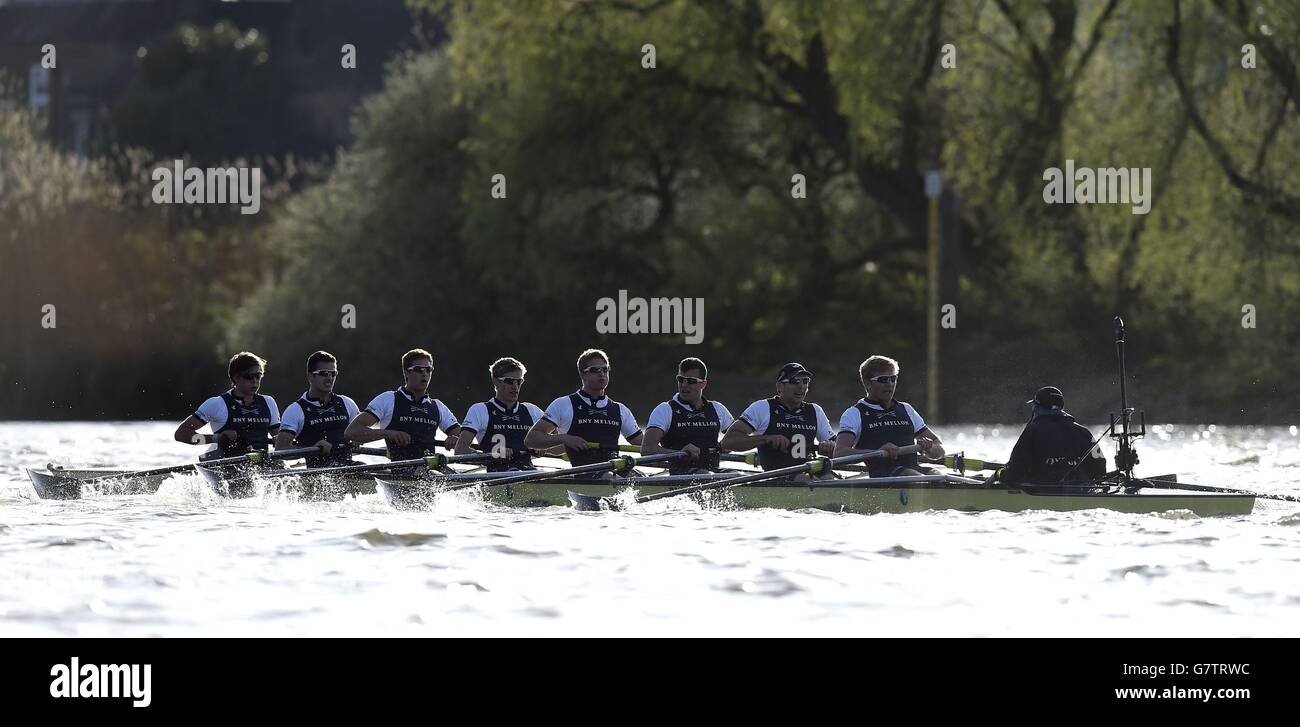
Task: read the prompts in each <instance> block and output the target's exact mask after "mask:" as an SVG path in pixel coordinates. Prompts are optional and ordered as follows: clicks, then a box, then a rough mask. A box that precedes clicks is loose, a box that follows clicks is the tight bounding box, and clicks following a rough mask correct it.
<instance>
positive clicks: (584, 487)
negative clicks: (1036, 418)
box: [28, 469, 1255, 516]
mask: <svg viewBox="0 0 1300 727" xmlns="http://www.w3.org/2000/svg"><path fill="white" fill-rule="evenodd" d="M28 473H29V476H30V477H31V480H32V484H33V486H34V487H35V488H36V491H37V494H38V495H39V496H40V497H42V498H44V499H76V498H79V497H83V496H87V495H92V494H93V495H114V494H148V493H152V492H157V490H158V488H159V487H160V486H161V484H162V482H163V481H164V480H165V479H166V476H155V477H146V478H139V479H130V478H123V479H121V480H113V481H108V482H99V483H96V484H93V485H86V486H85V488H84V489H85V490H87V491H84V492H83V487H82V486H81V485H80V484H78V483H77V481H78V480H86V479H90V478H92V477H104V476H107V475H121V474H126V471H121V470H99V469H82V470H57V469H56V470H51V471H41V470H29V471H28ZM515 474H518V473H494V474H489V473H483V472H474V473H457V474H453V475H450V476H445V477H439V478H437V479H419V478H413V477H397V476H392V475H384V476H380V477H375V476H373V475H371V474H355V475H335V476H329V475H311V474H307V473H306V472H304V474H303V475H302V476H297V477H283V478H282V477H277V478H274V479H270V478H254V479H253V480H243V481H239V480H232V479H226V478H222V477H220V473H216V472H212V471H208V475H209V477H208V479H209V485H210V486H212V487H213V488H214V489H216V490H217V491H218V492H219V493H220V494H222V495H226V496H229V497H235V498H240V497H254V496H260V495H265V494H275V493H279V492H284V493H294V494H295V495H296V496H298V497H299V498H300V499H303V500H338V499H342V498H345V497H349V496H354V497H355V496H367V495H374V494H375V493H376V492H378V493H379V494H381V495H383V496H384V498H385V499H386V500H387V501H388V502H389V503H390V504H391V505H393V506H394V507H397V508H403V509H409V508H422V507H427V506H429V505H430V504H431V503H432V502H433V501H434V500H435V499H436V498H437V496H438V494H439V489H440V487H439V484H440V483H441V482H449V481H450V482H456V481H465V480H476V479H482V480H483V481H484V482H485V483H487V482H490V481H491V479H493V478H494V477H500V476H508V475H515ZM842 474H845V475H847V476H846V477H844V478H842V479H835V480H815V481H811V482H805V481H799V482H794V481H777V482H761V483H756V484H752V485H746V486H743V487H737V488H734V489H730V490H726V491H723V492H717V493H703V496H701V497H697V498H696V501H697V502H700V503H702V504H704V505H705V506H709V507H726V508H739V509H749V508H775V509H784V510H801V509H815V510H828V511H833V512H849V513H861V514H875V513H906V512H919V511H924V510H960V511H966V512H980V511H988V510H998V511H1006V512H1023V511H1026V510H1054V511H1072V510H1088V509H1093V508H1104V509H1107V510H1115V511H1118V512H1128V513H1155V512H1166V511H1172V510H1188V511H1191V512H1193V513H1195V514H1197V515H1202V516H1217V515H1245V514H1249V513H1250V512H1251V511H1252V510H1253V508H1254V505H1255V497H1254V495H1247V494H1237V493H1222V492H1199V491H1191V490H1178V489H1169V483H1170V482H1171V480H1172V478H1171V477H1161V478H1158V479H1159V481H1160V484H1161V487H1160V488H1158V489H1154V488H1141V487H1118V486H1097V487H1085V488H1079V487H1061V486H1051V485H1016V486H1007V485H999V486H995V487H989V486H987V485H986V484H985V483H984V482H982V481H980V480H976V479H971V478H966V477H958V476H955V475H927V476H920V477H876V478H867V477H863V476H862V473H860V472H845V473H842ZM723 476H725V475H723ZM718 477H719V475H711V476H708V475H706V476H700V475H657V476H647V477H636V478H630V479H627V478H616V479H614V480H583V479H576V478H560V477H556V478H552V479H547V480H540V481H536V482H526V483H520V484H515V485H504V486H491V485H486V486H484V487H481V488H477V489H476V490H468V491H467V492H471V493H473V492H478V493H480V494H479V495H478V496H480V497H482V498H483V499H485V500H486V501H487V502H491V503H496V504H499V505H505V506H512V507H546V506H567V505H568V504H569V497H568V493H569V491H570V490H572V491H574V492H577V493H580V494H583V495H590V496H594V497H608V496H616V495H618V494H619V493H620V492H623V491H625V490H627V489H628V488H629V487H632V488H635V490H636V492H637V493H638V494H641V495H649V494H657V493H660V492H667V491H669V490H672V489H675V488H678V487H682V486H685V485H688V484H692V483H695V482H701V481H709V480H713V479H717V478H718Z"/></svg>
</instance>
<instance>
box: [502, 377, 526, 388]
mask: <svg viewBox="0 0 1300 727" xmlns="http://www.w3.org/2000/svg"><path fill="white" fill-rule="evenodd" d="M497 381H500V382H501V383H503V384H506V385H515V386H523V385H524V379H523V377H522V376H521V377H519V378H517V379H516V378H515V377H513V376H498V377H497Z"/></svg>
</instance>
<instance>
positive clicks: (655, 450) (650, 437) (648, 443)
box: [641, 427, 673, 457]
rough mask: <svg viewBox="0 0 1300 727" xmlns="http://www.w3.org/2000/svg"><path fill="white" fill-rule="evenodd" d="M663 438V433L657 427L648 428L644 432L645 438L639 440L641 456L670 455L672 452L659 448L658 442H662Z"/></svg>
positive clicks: (665, 448)
mask: <svg viewBox="0 0 1300 727" xmlns="http://www.w3.org/2000/svg"><path fill="white" fill-rule="evenodd" d="M663 438H664V431H663V430H662V429H660V428H659V427H650V428H649V429H647V430H645V437H643V438H642V439H641V456H642V457H645V456H648V455H651V454H668V453H671V452H672V451H673V450H671V449H668V448H667V447H663V446H660V444H659V442H661V441H663Z"/></svg>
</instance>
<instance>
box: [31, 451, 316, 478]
mask: <svg viewBox="0 0 1300 727" xmlns="http://www.w3.org/2000/svg"><path fill="white" fill-rule="evenodd" d="M317 452H320V449H318V448H316V447H299V448H297V449H282V450H279V451H278V452H271V453H267V452H249V453H248V454H242V455H239V456H238V457H223V458H221V459H210V460H207V461H206V462H198V463H195V462H190V463H188V464H178V465H173V466H171V467H158V468H155V469H151V470H139V471H137V472H122V473H120V474H116V475H104V476H102V477H92V478H90V479H88V480H72V478H61V479H69V480H71V481H73V482H76V483H77V484H79V485H94V484H98V483H100V482H108V481H110V480H121V479H128V478H132V477H153V476H154V475H167V474H171V473H173V472H184V471H186V470H190V469H193V468H194V465H195V464H201V465H203V466H204V467H221V466H224V465H231V464H261V463H262V461H263V460H268V459H296V458H298V457H304V456H306V455H309V454H315V453H317ZM50 474H52V475H54V476H55V477H58V476H59V474H58V472H57V471H54V472H51V473H50Z"/></svg>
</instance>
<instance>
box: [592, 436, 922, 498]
mask: <svg viewBox="0 0 1300 727" xmlns="http://www.w3.org/2000/svg"><path fill="white" fill-rule="evenodd" d="M916 450H917V445H915V444H913V445H910V446H907V447H900V448H899V450H898V453H899V454H913V453H915V452H916ZM888 456H889V454H888V453H887V452H885V451H884V450H883V449H874V450H872V451H870V452H859V453H858V454H850V455H846V456H844V457H835V458H833V459H827V458H826V457H817V458H816V459H810V460H808V461H807V462H804V463H803V464H797V465H793V466H790V467H781V468H779V469H774V470H767V471H766V472H755V473H754V474H752V475H741V476H740V477H729V478H727V479H725V480H718V481H716V482H705V483H703V484H699V485H690V486H689V487H680V488H678V489H676V490H668V491H667V492H658V493H655V494H653V495H642V496H640V497H638V498H636V503H637V504H638V505H643V504H645V503H647V502H654V501H655V500H663V499H665V498H668V497H678V496H681V495H689V494H691V493H695V492H703V491H705V490H719V489H724V488H732V487H739V486H741V485H748V484H750V483H753V482H761V481H763V480H771V479H775V478H778V477H786V476H788V475H798V474H803V473H805V472H807V473H809V474H814V475H820V474H822V473H824V472H829V471H831V470H833V469H835V468H837V467H842V466H844V465H847V464H854V463H857V462H863V461H865V460H868V459H877V458H880V457H888ZM569 502H572V503H573V507H574V509H575V510H585V511H596V510H602V509H607V510H617V509H618V504H617V501H615V500H614V499H613V498H610V497H592V496H591V495H583V494H581V493H578V492H573V491H572V490H570V491H569ZM602 504H603V505H604V506H605V507H603V508H602V507H601V505H602Z"/></svg>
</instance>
